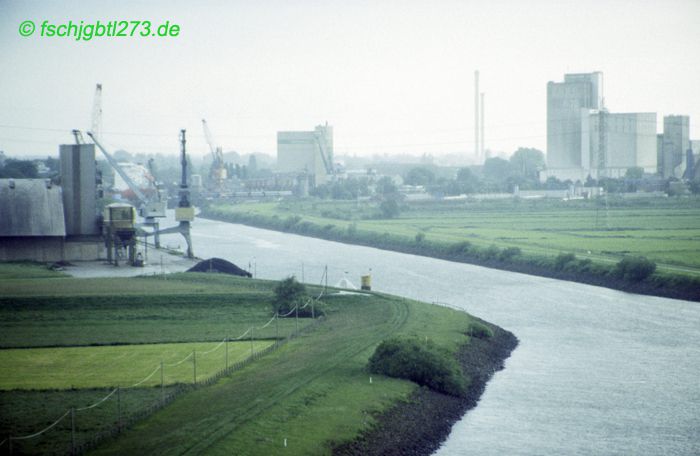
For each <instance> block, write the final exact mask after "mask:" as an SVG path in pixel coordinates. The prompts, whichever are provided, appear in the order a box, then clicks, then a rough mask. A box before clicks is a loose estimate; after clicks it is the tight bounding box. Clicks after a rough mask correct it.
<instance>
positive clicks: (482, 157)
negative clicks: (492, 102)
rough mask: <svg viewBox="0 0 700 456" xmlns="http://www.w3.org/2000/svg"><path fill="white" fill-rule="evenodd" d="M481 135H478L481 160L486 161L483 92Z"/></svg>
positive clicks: (482, 96) (482, 93) (482, 94)
mask: <svg viewBox="0 0 700 456" xmlns="http://www.w3.org/2000/svg"><path fill="white" fill-rule="evenodd" d="M480 123H481V133H480V134H479V136H480V142H481V151H480V155H481V159H482V160H486V147H485V146H484V92H481V121H480Z"/></svg>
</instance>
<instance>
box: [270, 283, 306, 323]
mask: <svg viewBox="0 0 700 456" xmlns="http://www.w3.org/2000/svg"><path fill="white" fill-rule="evenodd" d="M274 291H275V300H274V306H275V311H276V312H278V313H280V314H286V313H289V311H290V310H292V309H293V308H294V306H295V305H301V304H302V301H303V300H304V298H306V287H305V286H304V284H303V283H299V282H297V280H296V279H295V278H294V276H291V277H287V278H286V279H284V280H282V281H281V282H280V283H278V284H277V286H276V287H275V290H274Z"/></svg>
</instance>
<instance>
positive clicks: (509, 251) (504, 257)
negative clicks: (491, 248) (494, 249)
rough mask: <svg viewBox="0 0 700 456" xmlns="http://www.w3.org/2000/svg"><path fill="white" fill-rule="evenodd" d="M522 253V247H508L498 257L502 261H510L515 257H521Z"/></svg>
mask: <svg viewBox="0 0 700 456" xmlns="http://www.w3.org/2000/svg"><path fill="white" fill-rule="evenodd" d="M521 253H522V252H521V251H520V247H506V248H505V249H503V250H502V251H501V254H500V255H499V256H498V259H499V260H501V261H508V260H510V259H511V258H513V257H514V256H518V255H520V254H521Z"/></svg>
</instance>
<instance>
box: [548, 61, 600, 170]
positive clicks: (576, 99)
mask: <svg viewBox="0 0 700 456" xmlns="http://www.w3.org/2000/svg"><path fill="white" fill-rule="evenodd" d="M602 107H603V73H601V72H599V71H597V72H595V73H581V74H566V75H564V82H551V81H550V82H549V83H548V84H547V167H548V168H549V169H551V170H559V172H560V173H567V172H571V171H574V173H576V171H577V170H579V169H580V168H582V167H583V166H585V164H584V163H583V161H582V160H583V157H582V155H581V150H582V147H584V145H585V144H584V143H586V138H584V136H583V132H582V124H583V123H584V121H587V119H588V116H589V113H590V111H591V109H595V110H598V109H601V108H602Z"/></svg>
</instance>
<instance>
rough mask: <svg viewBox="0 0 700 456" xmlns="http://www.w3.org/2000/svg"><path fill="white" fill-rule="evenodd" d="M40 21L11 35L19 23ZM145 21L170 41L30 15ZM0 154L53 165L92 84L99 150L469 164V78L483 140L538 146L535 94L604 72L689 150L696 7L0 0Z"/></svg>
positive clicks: (613, 106)
mask: <svg viewBox="0 0 700 456" xmlns="http://www.w3.org/2000/svg"><path fill="white" fill-rule="evenodd" d="M25 20H32V21H34V22H35V23H36V24H37V31H36V32H35V33H34V35H33V36H30V37H22V36H20V34H19V32H18V29H19V25H20V23H21V22H22V21H25ZM44 20H49V21H50V22H51V23H54V24H60V23H66V22H68V21H69V20H72V21H74V22H79V21H81V20H83V21H86V22H88V21H93V22H94V21H97V20H100V21H101V22H105V21H110V20H150V21H151V22H152V23H153V24H154V27H155V26H156V25H158V24H160V23H161V22H165V21H170V23H176V24H178V25H180V27H181V32H180V36H178V37H170V38H161V37H146V38H141V37H133V38H129V37H127V38H116V37H102V38H93V39H92V40H90V41H87V42H85V41H80V42H76V41H75V40H74V39H72V38H55V37H54V38H48V37H44V38H42V37H40V36H37V35H38V33H39V27H40V24H41V22H43V21H44ZM0 65H1V66H0V68H1V69H2V70H1V71H0V150H4V151H5V153H6V154H8V155H15V156H16V155H46V154H57V151H58V144H60V143H66V142H71V141H72V137H71V136H70V130H71V129H73V128H79V129H83V130H86V129H88V128H89V126H90V122H91V120H90V119H91V112H92V103H93V94H94V90H95V84H96V83H97V82H100V83H102V85H103V100H102V107H103V127H102V128H103V131H104V136H103V137H104V140H105V142H106V143H107V146H108V147H109V148H111V149H119V148H123V149H127V150H129V151H132V152H147V153H148V152H162V153H176V152H177V147H178V145H177V135H178V131H179V129H180V128H186V129H187V131H188V136H189V138H190V141H189V146H190V151H191V152H192V153H194V154H204V153H205V151H206V150H207V146H206V144H205V142H204V137H203V134H202V128H201V120H200V119H201V118H203V117H204V118H206V119H207V121H208V123H209V125H210V127H211V130H212V132H213V133H214V136H215V137H216V140H217V142H218V143H220V145H221V146H223V147H224V150H237V151H239V152H242V153H248V152H252V151H259V152H265V153H269V154H272V155H274V154H275V153H276V132H277V131H278V130H310V129H313V127H314V126H315V125H317V124H320V123H323V122H326V121H328V123H329V124H331V125H333V126H334V130H335V149H336V153H349V154H357V155H372V154H377V153H378V154H397V153H411V154H420V153H431V154H434V155H441V154H446V153H463V154H465V155H466V154H471V153H472V151H473V143H474V127H473V125H474V105H473V103H474V86H473V77H474V70H475V69H479V70H480V72H481V90H482V91H483V92H485V93H486V103H485V104H486V109H485V111H486V114H485V117H486V147H487V148H488V149H492V150H495V151H503V152H505V153H507V154H510V153H511V152H513V151H514V150H515V149H516V148H517V147H519V146H528V147H537V148H540V149H542V150H544V149H545V146H546V133H547V132H546V84H547V81H550V80H555V81H559V80H561V79H562V78H563V75H564V73H567V72H569V73H571V72H591V71H602V72H603V73H604V79H605V99H606V105H607V106H608V108H609V109H610V110H611V111H612V112H637V111H639V112H656V113H658V125H657V128H658V129H659V130H661V127H662V122H663V116H664V115H668V114H688V115H690V116H691V120H690V124H691V137H692V138H696V139H700V128H699V126H700V1H698V0H663V1H661V0H647V1H641V0H640V1H632V0H628V1H620V0H617V1H615V0H607V1H602V0H601V1H593V0H589V1H586V0H573V1H566V0H557V1H554V0H535V1H533V0H529V1H518V0H509V1H506V0H501V1H494V0H489V1H486V0H484V1H410V0H403V1H382V0H375V1H356V0H343V1H311V0H296V1H295V0H284V1H264V0H262V1H253V0H251V1H221V2H214V1H201V2H199V1H198V2H194V1H182V2H178V1H162V2H148V3H147V2H133V1H120V2H100V1H84V2H70V1H60V2H55V1H31V2H30V1H8V0H0Z"/></svg>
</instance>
